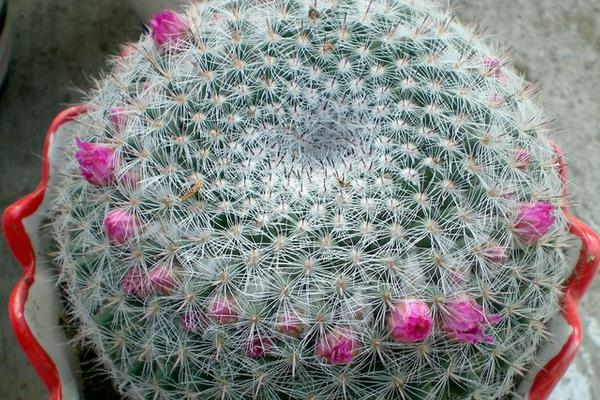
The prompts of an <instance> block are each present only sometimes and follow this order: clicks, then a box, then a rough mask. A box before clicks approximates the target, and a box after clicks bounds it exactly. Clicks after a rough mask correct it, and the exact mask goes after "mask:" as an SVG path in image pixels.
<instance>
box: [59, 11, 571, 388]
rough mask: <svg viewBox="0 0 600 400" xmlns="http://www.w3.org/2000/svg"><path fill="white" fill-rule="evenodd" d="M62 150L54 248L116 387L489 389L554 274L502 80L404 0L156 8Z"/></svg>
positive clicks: (552, 204)
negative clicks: (147, 27)
mask: <svg viewBox="0 0 600 400" xmlns="http://www.w3.org/2000/svg"><path fill="white" fill-rule="evenodd" d="M150 30H151V31H150V34H148V35H145V36H143V37H142V39H141V40H140V41H139V42H138V43H135V44H132V45H129V46H127V47H125V48H124V51H123V52H122V54H121V56H120V57H117V58H115V59H114V62H113V66H112V70H111V73H110V74H109V75H108V76H107V77H106V78H105V79H102V80H100V81H99V82H98V87H97V89H96V90H95V91H94V92H93V93H92V94H91V95H90V96H89V98H88V100H87V103H86V104H87V113H86V114H85V116H84V117H82V118H80V121H79V122H80V124H79V125H78V126H79V128H78V129H79V131H78V132H79V134H78V135H77V136H78V137H77V138H76V139H75V141H74V143H73V144H72V145H71V146H68V147H67V148H66V149H65V151H66V152H68V154H70V155H71V156H70V160H71V161H70V162H68V163H66V164H65V165H62V166H61V183H60V185H59V187H58V188H57V193H56V201H55V204H54V207H53V223H52V232H53V236H54V239H55V240H56V242H57V248H58V251H57V254H58V255H57V257H56V263H57V265H58V267H59V269H60V282H61V284H62V286H63V287H64V290H65V293H66V298H67V302H68V306H69V310H70V316H71V320H72V321H71V322H72V323H73V324H75V325H76V326H77V327H78V333H77V339H80V340H82V341H84V342H86V343H89V344H91V345H92V346H93V347H94V349H95V350H96V352H97V353H98V354H99V357H100V360H101V361H102V362H103V364H104V365H105V367H106V368H107V370H108V371H109V372H110V374H111V376H112V377H113V378H114V382H115V383H116V384H117V385H118V387H119V389H120V390H121V392H122V393H123V394H124V395H125V396H126V397H128V398H132V399H182V398H185V399H213V398H214V399H236V400H237V399H266V400H267V399H268V400H273V399H407V400H408V399H490V398H502V397H505V396H511V395H515V391H516V389H515V388H516V385H517V383H518V382H519V377H520V376H522V375H523V374H524V373H526V372H527V371H528V370H529V369H530V368H532V367H534V366H535V353H536V351H537V349H538V348H539V347H540V345H541V344H542V343H543V342H544V340H545V339H546V337H547V335H548V331H547V326H546V323H547V322H548V321H549V319H550V318H551V317H552V316H553V315H555V314H556V313H557V312H558V311H559V309H560V300H561V285H563V283H564V281H565V279H566V277H567V276H568V274H569V272H570V268H569V264H568V262H567V259H566V254H565V253H566V249H568V247H569V246H570V241H569V236H568V233H567V229H566V226H567V223H566V219H565V216H564V214H563V212H562V210H561V206H562V205H563V204H564V201H565V200H564V194H563V189H562V182H561V178H560V175H559V172H558V170H557V163H556V155H555V153H554V151H553V147H552V145H551V143H550V142H549V140H548V138H547V135H546V133H547V130H548V128H547V124H546V123H545V122H544V120H543V117H542V116H541V112H540V110H539V109H538V107H537V106H536V104H535V103H534V102H533V101H532V99H531V93H530V90H529V89H527V87H528V86H527V85H525V83H524V82H523V80H522V79H521V78H520V77H519V76H517V74H516V73H514V72H513V70H512V69H511V68H509V67H508V66H507V65H506V61H505V60H501V59H499V58H497V57H495V56H494V55H493V54H492V53H491V51H490V50H489V49H488V48H487V47H486V46H485V45H484V44H482V42H481V41H480V40H479V39H478V38H476V36H475V34H474V33H472V32H471V31H470V30H468V29H466V28H465V27H463V26H461V25H460V24H458V23H457V22H455V21H454V20H453V18H452V17H451V16H450V15H449V14H448V12H447V11H443V10H441V9H440V8H439V7H437V6H436V5H433V4H429V3H428V2H426V1H424V0H370V1H365V0H341V1H321V0H319V1H318V2H317V1H312V0H310V1H309V0H264V1H250V0H241V1H235V0H233V1H231V0H227V1H225V0H211V1H208V2H203V3H200V4H198V5H194V6H191V7H190V8H189V9H188V10H187V11H186V13H185V14H181V15H180V14H176V13H174V12H169V11H166V12H163V13H160V14H158V15H157V16H155V17H154V18H153V19H152V21H151V22H150Z"/></svg>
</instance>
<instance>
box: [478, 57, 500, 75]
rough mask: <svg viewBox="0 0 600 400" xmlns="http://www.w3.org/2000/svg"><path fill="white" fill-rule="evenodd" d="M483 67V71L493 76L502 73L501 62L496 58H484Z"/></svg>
mask: <svg viewBox="0 0 600 400" xmlns="http://www.w3.org/2000/svg"><path fill="white" fill-rule="evenodd" d="M483 66H484V68H485V70H486V71H487V72H489V73H491V74H493V75H495V76H498V75H500V74H501V73H502V61H500V59H499V58H496V57H486V58H484V59H483Z"/></svg>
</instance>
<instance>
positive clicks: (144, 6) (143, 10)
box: [129, 0, 190, 21]
mask: <svg viewBox="0 0 600 400" xmlns="http://www.w3.org/2000/svg"><path fill="white" fill-rule="evenodd" d="M129 2H130V3H131V6H132V7H133V9H134V10H135V12H136V14H137V15H138V16H139V17H140V19H141V20H142V21H147V20H148V18H150V16H152V14H154V13H156V12H158V11H161V10H164V9H171V10H177V9H180V8H181V7H182V6H184V5H186V4H190V0H129Z"/></svg>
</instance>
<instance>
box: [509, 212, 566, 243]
mask: <svg viewBox="0 0 600 400" xmlns="http://www.w3.org/2000/svg"><path fill="white" fill-rule="evenodd" d="M553 211H554V206H553V205H552V204H550V203H547V202H537V203H521V204H519V207H518V210H517V216H516V222H515V224H514V226H513V232H514V233H515V234H516V235H517V237H519V239H521V240H522V241H523V242H525V243H527V244H532V243H535V242H537V241H538V240H540V239H541V238H542V237H543V236H544V235H545V234H546V233H548V231H549V230H550V228H551V227H552V224H554V221H555V220H556V219H555V218H554V215H552V212H553Z"/></svg>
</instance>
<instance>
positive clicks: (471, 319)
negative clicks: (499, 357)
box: [443, 298, 501, 343]
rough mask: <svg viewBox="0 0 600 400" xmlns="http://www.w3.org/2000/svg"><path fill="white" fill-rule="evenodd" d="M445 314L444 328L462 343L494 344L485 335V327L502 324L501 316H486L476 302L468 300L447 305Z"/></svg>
mask: <svg viewBox="0 0 600 400" xmlns="http://www.w3.org/2000/svg"><path fill="white" fill-rule="evenodd" d="M444 312H445V313H444V315H443V320H444V324H445V325H444V328H445V330H446V331H447V332H448V333H449V334H450V337H452V338H453V339H455V340H457V341H459V342H461V343H478V342H485V343H493V342H494V339H493V338H492V337H491V336H488V335H486V334H485V327H486V326H488V325H494V324H497V323H498V322H500V320H501V317H500V315H498V314H488V315H486V314H485V313H484V312H483V308H482V307H481V306H480V305H479V304H478V303H477V302H476V301H475V300H472V299H466V298H463V299H459V300H455V301H452V302H448V303H446V305H445V307H444Z"/></svg>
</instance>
